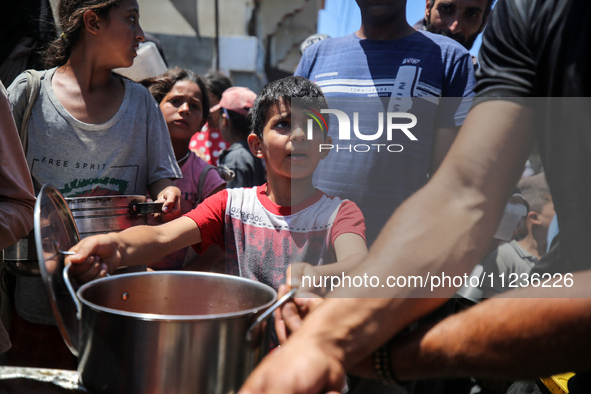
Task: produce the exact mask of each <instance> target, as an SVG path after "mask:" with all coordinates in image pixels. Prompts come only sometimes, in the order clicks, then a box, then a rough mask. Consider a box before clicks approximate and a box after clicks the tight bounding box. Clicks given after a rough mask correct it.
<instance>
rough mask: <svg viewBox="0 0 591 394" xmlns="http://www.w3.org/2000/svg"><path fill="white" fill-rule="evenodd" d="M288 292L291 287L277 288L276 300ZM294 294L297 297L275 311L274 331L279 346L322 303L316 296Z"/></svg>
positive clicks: (300, 293)
mask: <svg viewBox="0 0 591 394" xmlns="http://www.w3.org/2000/svg"><path fill="white" fill-rule="evenodd" d="M290 290H291V287H290V286H288V285H281V286H279V296H278V298H281V297H283V296H284V295H285V294H287V293H288V292H289V291H290ZM296 294H297V295H298V297H294V298H293V299H292V300H291V301H288V302H287V303H285V305H283V307H282V308H278V309H277V310H276V311H275V331H276V333H277V338H278V339H279V343H280V344H281V345H283V344H285V342H286V341H287V338H288V337H289V336H290V335H291V334H292V333H294V332H296V331H297V330H298V329H299V328H300V326H301V325H302V322H303V320H304V318H305V317H306V316H307V315H308V314H309V313H310V312H312V311H313V310H314V309H316V307H318V305H320V304H321V303H322V302H323V301H324V299H323V298H320V297H319V296H317V295H316V294H312V293H307V292H298V293H296Z"/></svg>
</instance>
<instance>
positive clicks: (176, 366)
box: [77, 271, 276, 393]
mask: <svg viewBox="0 0 591 394" xmlns="http://www.w3.org/2000/svg"><path fill="white" fill-rule="evenodd" d="M77 299H78V300H79V302H80V338H79V345H78V349H77V353H78V357H79V365H78V372H79V374H80V379H81V381H82V384H83V385H84V387H86V388H87V389H88V390H90V391H91V392H92V393H234V392H237V391H238V389H239V388H240V386H241V385H242V383H243V382H244V380H245V379H246V377H247V376H248V374H249V373H250V371H251V370H252V369H253V368H254V366H255V365H256V364H257V363H258V362H259V361H260V359H261V358H262V357H263V356H264V355H265V354H266V353H267V347H268V343H269V332H268V331H269V328H268V327H266V326H265V325H264V324H263V325H261V326H255V327H253V328H252V329H251V326H252V325H253V322H254V321H255V318H256V316H257V314H259V313H260V312H261V311H263V310H265V309H266V308H268V307H269V306H270V305H271V304H272V303H273V301H274V300H275V299H276V293H275V291H274V290H273V289H271V288H270V287H268V286H266V285H263V284H261V283H258V282H254V281H251V280H247V279H244V278H239V277H235V276H227V275H222V274H211V273H199V272H165V271H163V272H143V273H134V274H125V275H119V276H113V277H109V278H103V279H99V280H96V281H93V282H90V283H87V284H86V285H84V286H82V287H81V288H80V289H79V290H78V292H77ZM249 330H253V331H254V332H253V333H252V334H253V335H249V334H250V333H251V332H250V331H249ZM249 336H250V338H249Z"/></svg>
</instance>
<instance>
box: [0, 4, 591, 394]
mask: <svg viewBox="0 0 591 394" xmlns="http://www.w3.org/2000/svg"><path fill="white" fill-rule="evenodd" d="M356 2H357V5H358V6H359V9H360V11H361V26H360V28H359V30H357V31H356V32H355V33H352V34H350V35H348V36H345V37H338V38H330V37H328V36H326V35H315V36H313V38H312V37H311V39H310V40H308V41H309V42H308V43H307V44H306V45H302V58H301V60H300V62H299V65H298V67H297V69H296V70H294V75H293V76H290V77H286V78H283V79H279V80H275V81H270V82H269V83H268V84H267V85H265V86H264V87H263V88H262V89H261V90H260V91H259V92H254V91H252V90H251V89H249V88H248V87H243V86H232V85H233V83H232V81H231V79H230V78H229V77H228V76H226V75H224V74H222V73H220V72H213V71H212V72H209V73H207V74H206V75H204V76H198V75H196V74H195V73H194V72H193V71H191V70H187V69H181V68H178V67H174V66H173V67H171V68H169V69H168V70H167V71H166V72H165V73H164V74H161V75H153V76H151V77H149V78H146V79H142V80H138V81H133V80H131V79H129V78H125V77H122V76H120V75H118V74H117V73H116V72H113V70H114V69H117V68H121V67H130V66H132V64H133V63H134V58H135V57H136V56H137V50H138V48H139V46H140V44H141V43H142V42H144V41H145V34H144V32H143V30H142V28H141V26H140V23H139V6H138V2H137V0H101V1H96V0H95V1H91V0H62V1H59V6H58V9H57V15H58V23H59V31H62V32H63V33H61V34H60V35H59V36H56V37H55V39H54V40H53V41H52V42H51V44H50V45H49V46H48V47H47V49H46V50H45V51H44V57H43V59H44V62H43V66H42V67H41V66H39V67H37V68H38V71H36V72H35V71H33V72H23V73H21V74H20V75H16V76H15V77H11V81H12V79H14V81H12V82H11V83H10V86H9V87H8V88H7V90H6V89H5V88H4V86H3V85H1V84H0V93H1V95H0V111H1V112H0V126H1V130H0V131H1V133H0V140H1V141H2V142H1V143H0V151H1V156H0V160H1V162H0V164H1V166H0V180H1V182H2V187H1V188H0V189H1V190H0V249H4V248H6V247H8V246H10V245H13V244H15V243H16V242H17V241H18V240H19V239H21V238H24V237H27V236H28V234H29V233H30V232H31V230H32V227H33V226H32V222H33V212H32V211H33V205H34V203H35V195H36V194H37V193H38V192H39V188H40V187H41V185H43V184H47V183H50V184H52V185H54V186H56V187H57V189H59V191H60V192H61V193H62V194H63V195H64V196H65V197H69V198H76V197H87V196H108V195H147V197H148V198H150V199H152V200H153V201H157V202H162V203H163V205H162V211H161V212H160V213H159V214H157V215H155V216H154V217H152V218H150V222H149V224H148V225H145V226H135V227H131V228H128V229H125V230H123V231H121V232H117V233H109V234H99V235H94V236H90V237H86V238H84V239H83V240H81V241H80V242H79V243H78V244H77V245H74V246H73V247H72V248H71V250H70V251H71V252H73V255H68V256H67V257H65V263H66V264H72V268H71V273H72V274H73V275H74V276H75V277H76V280H78V281H80V282H87V281H91V280H94V279H96V278H99V277H104V276H105V275H107V274H114V273H115V271H116V270H117V269H118V268H119V267H123V266H133V265H138V264H146V263H148V269H150V270H171V269H174V270H179V269H191V270H212V264H211V263H210V261H213V260H215V259H221V266H220V267H217V268H216V269H218V270H219V272H223V273H226V274H230V275H237V276H241V277H245V278H248V279H251V280H255V281H259V282H262V283H264V284H267V285H269V286H271V287H272V288H274V289H275V290H277V291H278V292H279V295H283V294H285V293H287V292H288V291H289V290H290V289H291V288H292V287H298V288H300V289H299V292H298V293H296V297H295V298H293V299H292V300H291V301H290V302H288V303H287V304H286V305H285V306H283V307H282V308H280V309H278V310H277V311H275V319H274V325H273V331H274V335H273V338H272V346H277V345H279V344H280V345H281V347H280V348H279V349H277V350H274V351H272V352H271V353H270V354H269V355H268V356H267V357H265V359H264V360H263V361H262V363H261V364H260V365H259V366H258V367H257V368H256V369H255V370H254V371H253V373H252V374H251V375H250V377H249V378H248V380H247V381H246V382H245V384H244V387H243V388H242V390H241V393H244V394H255V393H278V392H281V393H316V392H318V393H320V392H347V393H378V394H380V393H401V394H402V393H409V394H411V393H412V394H420V393H430V394H438V393H441V394H446V393H459V394H462V393H465V394H472V393H483V394H492V393H511V394H518V393H542V392H544V391H543V390H544V383H543V382H542V381H541V380H539V378H540V377H545V376H549V375H552V374H557V373H563V372H575V375H574V377H572V378H571V379H570V380H569V390H570V392H571V393H575V394H577V393H585V392H589V390H591V375H590V374H589V373H588V372H587V371H588V370H589V368H590V367H591V365H590V364H589V361H588V357H587V353H586V352H587V349H588V348H587V346H589V340H588V339H587V338H588V335H587V331H588V324H589V322H590V315H589V313H590V312H589V311H590V310H591V308H589V301H588V300H589V293H588V290H587V289H588V288H589V286H586V280H587V279H588V278H590V277H591V274H589V273H588V272H587V270H588V269H589V268H590V267H589V266H588V264H587V263H586V262H585V257H586V256H588V255H589V253H590V252H591V250H588V249H589V248H591V246H588V245H591V243H589V242H586V239H587V234H588V233H589V231H590V230H589V229H588V226H586V223H585V219H586V218H587V217H589V215H591V212H589V213H587V211H588V210H590V208H589V207H590V205H589V204H588V203H586V198H587V196H588V194H589V191H590V190H591V187H590V186H591V185H589V182H590V181H588V180H587V177H586V175H585V169H586V165H585V164H584V163H586V162H587V161H588V160H589V157H591V155H589V151H590V150H591V146H589V142H588V138H587V137H586V133H587V128H588V127H591V118H590V117H589V111H588V110H587V108H588V104H589V102H588V100H587V99H586V96H588V95H589V93H590V91H591V85H590V83H589V81H588V77H587V72H586V70H587V67H586V66H587V65H589V58H588V55H587V52H588V51H587V50H586V49H587V47H588V44H589V40H588V39H587V38H585V37H583V36H581V35H580V34H579V33H577V31H576V28H577V26H583V25H584V23H585V22H586V21H588V20H589V18H591V5H588V4H587V3H586V2H582V1H578V0H530V1H529V2H524V1H520V0H496V1H495V0H425V15H424V19H423V20H421V21H419V22H417V23H416V24H415V25H414V26H413V25H411V24H409V22H408V21H407V20H406V6H407V1H406V0H388V1H379V2H375V1H372V0H357V1H356ZM495 3H496V4H495ZM483 32H484V34H483V44H482V47H481V50H480V54H479V58H478V60H477V59H475V58H473V57H472V56H471V55H470V53H469V52H468V50H469V49H470V48H471V47H472V45H473V43H474V41H475V40H476V38H477V36H478V35H479V34H481V33H483ZM47 34H50V33H46V34H45V35H44V37H46V36H47ZM572 37H576V40H574V39H573V38H572ZM164 50H165V48H164ZM5 52H7V51H5ZM8 53H9V52H7V54H8ZM10 66H11V73H13V74H14V64H12V63H11V65H10ZM24 68H26V67H24V66H23V70H24ZM1 70H2V68H1V67H0V71H1ZM21 71H22V70H21ZM329 114H330V116H329ZM397 117H398V118H397ZM399 118H401V119H407V120H410V121H411V123H403V124H397V123H396V121H397V120H399ZM347 121H349V122H347ZM376 130H378V131H377V132H376ZM532 155H535V156H539V157H540V158H541V160H542V162H543V164H544V168H543V172H540V171H537V173H535V174H531V173H530V172H528V171H524V170H525V166H524V164H525V162H526V160H527V159H528V158H529V157H531V156H532ZM556 223H558V224H559V229H560V234H559V235H556V236H555V237H554V238H553V239H552V240H550V238H549V233H551V235H554V233H556V232H557V231H554V230H551V228H552V226H554V225H555V224H556ZM204 256H207V257H206V258H204ZM7 275H8V276H9V281H10V282H11V283H12V286H9V291H8V292H9V302H8V305H7V300H2V302H3V305H4V308H6V307H7V306H8V308H9V310H10V313H9V314H8V315H6V314H4V315H3V319H2V322H3V323H5V324H6V326H7V330H4V327H3V326H2V325H0V352H1V353H3V355H2V360H3V362H5V363H7V364H9V365H20V366H29V367H43V368H63V369H75V368H76V362H77V360H76V359H75V357H74V356H72V355H71V353H70V352H69V350H68V348H67V347H66V346H65V344H64V343H63V341H62V339H61V336H60V334H59V331H58V329H57V327H56V323H55V319H54V317H53V315H52V311H51V308H50V305H49V300H48V297H47V295H46V292H45V289H44V288H43V283H42V281H41V280H40V278H37V277H24V276H16V277H10V275H11V274H6V273H3V280H6V278H7ZM305 277H306V278H313V279H312V280H311V281H308V282H307V283H308V285H307V286H306V281H304V278H305ZM345 277H348V278H357V277H359V278H363V277H365V278H367V277H370V278H378V279H379V280H383V281H385V280H386V278H388V279H390V278H411V277H413V278H417V277H420V278H431V282H430V283H429V284H430V286H405V285H399V286H390V285H388V286H385V285H384V284H382V285H381V286H379V285H375V286H374V285H373V284H372V285H367V284H366V285H364V286H351V285H349V286H347V285H345V280H344V278H345ZM445 277H449V278H450V281H449V283H448V284H447V285H446V284H445ZM326 278H331V279H329V282H330V288H329V286H328V284H327V281H326ZM334 278H343V280H342V281H340V282H339V284H337V285H336V286H335V283H334V281H332V280H334ZM433 278H437V279H440V278H441V279H442V280H441V281H440V282H438V284H437V285H436V286H434V282H433V280H434V279H433ZM451 278H454V279H455V278H463V281H460V283H459V284H458V283H456V281H453V280H451ZM534 278H538V280H537V281H535V282H534ZM323 280H324V282H323ZM311 283H322V285H318V286H316V285H311ZM382 283H383V282H382ZM542 283H544V284H546V285H547V286H542V285H541V284H542Z"/></svg>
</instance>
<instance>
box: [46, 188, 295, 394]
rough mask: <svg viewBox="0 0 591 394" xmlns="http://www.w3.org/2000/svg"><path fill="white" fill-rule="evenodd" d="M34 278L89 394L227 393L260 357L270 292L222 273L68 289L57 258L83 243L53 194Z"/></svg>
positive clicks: (135, 276) (146, 276)
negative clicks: (44, 290) (39, 282)
mask: <svg viewBox="0 0 591 394" xmlns="http://www.w3.org/2000/svg"><path fill="white" fill-rule="evenodd" d="M34 223H35V242H36V247H37V254H38V256H39V268H40V271H41V276H42V278H43V281H44V283H45V285H46V287H47V289H48V292H49V295H50V301H51V304H52V308H53V311H54V315H55V318H56V322H57V324H58V327H59V328H60V330H61V333H62V336H63V338H64V341H65V342H66V344H67V345H68V347H69V348H70V350H72V353H74V354H75V355H77V356H78V372H79V374H80V379H81V381H82V384H83V385H84V387H85V388H86V389H88V390H89V391H90V392H92V393H126V394H127V393H142V394H145V393H207V394H209V393H234V392H236V391H238V389H239V388H240V386H241V384H242V383H243V382H244V380H245V379H246V377H247V375H248V373H249V372H250V371H251V370H252V369H253V368H254V366H255V365H256V364H257V363H258V361H259V360H260V359H261V358H262V357H263V356H264V355H265V354H266V352H267V348H268V344H269V342H270V339H269V327H268V325H267V324H266V322H265V319H266V318H267V317H268V316H269V315H270V314H271V312H272V311H273V310H274V309H275V308H276V307H278V306H279V305H280V304H281V303H282V302H285V301H287V299H289V297H290V296H292V295H293V293H290V294H288V295H287V297H283V298H282V299H281V300H280V301H278V302H276V303H275V304H273V302H274V301H275V300H276V298H277V293H276V292H275V291H274V290H273V289H272V288H271V287H269V286H267V285H264V284H262V283H259V282H255V281H252V280H249V279H245V278H240V277H236V276H229V275H223V274H213V273H203V272H184V271H160V272H140V273H132V274H123V275H118V276H111V277H107V278H102V279H98V280H95V281H92V282H90V283H87V284H85V285H83V286H82V287H80V288H79V289H78V290H77V292H76V293H75V292H74V287H75V286H73V284H72V283H71V281H70V279H69V278H68V275H67V273H68V271H69V267H64V255H65V254H67V253H68V252H67V250H68V249H69V248H70V247H71V246H72V245H74V244H75V243H77V242H78V240H79V239H80V237H79V235H78V230H77V228H76V224H75V223H74V220H73V218H72V215H71V213H70V210H69V208H68V206H67V205H66V203H65V201H64V200H63V198H62V197H61V195H60V194H59V191H57V189H54V188H51V187H50V186H44V187H43V189H42V190H41V192H40V193H39V197H38V199H37V203H36V206H35V220H34Z"/></svg>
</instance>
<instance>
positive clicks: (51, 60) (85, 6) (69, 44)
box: [43, 0, 121, 68]
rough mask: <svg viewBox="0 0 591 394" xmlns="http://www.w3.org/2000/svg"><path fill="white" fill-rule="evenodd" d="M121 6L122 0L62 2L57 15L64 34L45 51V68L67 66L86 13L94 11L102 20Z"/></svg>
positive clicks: (68, 0) (64, 0)
mask: <svg viewBox="0 0 591 394" xmlns="http://www.w3.org/2000/svg"><path fill="white" fill-rule="evenodd" d="M120 4H121V0H60V2H59V5H58V8H57V14H58V22H59V24H60V26H61V28H62V31H63V33H62V34H60V35H59V36H58V38H56V39H55V40H53V42H52V43H51V44H49V46H48V47H47V49H46V50H45V53H44V56H43V58H44V62H45V68H53V67H59V66H63V65H64V64H66V62H67V61H68V58H69V57H70V53H72V48H73V47H74V45H75V44H76V42H77V41H78V38H79V37H80V32H81V31H82V29H84V19H83V16H84V13H85V12H86V11H94V12H95V13H96V14H97V15H99V16H100V17H102V18H108V17H109V11H110V10H111V9H112V8H114V7H117V6H118V5H120Z"/></svg>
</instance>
